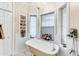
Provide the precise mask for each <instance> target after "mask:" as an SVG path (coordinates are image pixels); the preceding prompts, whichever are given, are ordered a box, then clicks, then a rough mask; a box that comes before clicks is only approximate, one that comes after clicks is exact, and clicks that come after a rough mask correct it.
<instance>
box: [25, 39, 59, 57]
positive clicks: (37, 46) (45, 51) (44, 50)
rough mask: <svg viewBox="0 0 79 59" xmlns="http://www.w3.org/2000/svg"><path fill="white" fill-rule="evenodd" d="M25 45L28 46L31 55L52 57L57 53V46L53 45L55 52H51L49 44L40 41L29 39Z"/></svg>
mask: <svg viewBox="0 0 79 59" xmlns="http://www.w3.org/2000/svg"><path fill="white" fill-rule="evenodd" d="M26 44H27V45H28V46H29V48H30V50H31V52H32V53H33V55H38V56H47V55H48V56H50V55H51V56H53V55H57V53H58V52H59V47H58V45H56V44H54V48H55V50H54V51H53V48H52V47H51V44H50V42H48V41H45V40H42V39H30V40H28V41H27V42H26ZM52 44H53V43H52Z"/></svg>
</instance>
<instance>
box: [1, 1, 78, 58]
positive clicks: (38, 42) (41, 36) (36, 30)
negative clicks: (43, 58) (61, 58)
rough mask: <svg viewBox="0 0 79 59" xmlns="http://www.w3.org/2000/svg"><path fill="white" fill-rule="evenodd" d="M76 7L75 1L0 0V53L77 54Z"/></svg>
mask: <svg viewBox="0 0 79 59" xmlns="http://www.w3.org/2000/svg"><path fill="white" fill-rule="evenodd" d="M3 7H4V8H3ZM78 10H79V3H78V2H0V56H50V53H51V56H78V55H79V41H78V39H79V38H78V37H79V35H78V34H79V32H78V31H79V28H78V26H79V25H78V21H79V20H78V16H79V13H78ZM71 31H73V32H74V33H75V34H74V36H75V35H76V37H75V38H74V37H72V36H71V35H70V33H71ZM32 43H33V44H35V45H34V46H35V47H36V48H37V49H36V50H37V51H36V50H34V47H32V46H31V45H33V44H32ZM30 44H31V45H30ZM49 45H50V46H49ZM53 45H54V48H55V51H52V50H53ZM32 48H33V49H32ZM51 49H52V50H51ZM32 50H33V51H32ZM39 50H40V51H39ZM43 52H46V53H47V54H46V53H43ZM49 52H50V53H49ZM52 54H53V55H52Z"/></svg>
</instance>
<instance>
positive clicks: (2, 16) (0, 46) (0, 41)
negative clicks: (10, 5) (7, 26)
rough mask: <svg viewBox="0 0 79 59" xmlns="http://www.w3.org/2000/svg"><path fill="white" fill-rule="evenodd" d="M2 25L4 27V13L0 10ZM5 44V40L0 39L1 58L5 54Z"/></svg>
mask: <svg viewBox="0 0 79 59" xmlns="http://www.w3.org/2000/svg"><path fill="white" fill-rule="evenodd" d="M0 24H1V25H3V26H4V13H3V11H1V10H0ZM3 44H4V39H0V56H1V55H3V54H4V53H3V52H4V49H3V47H4V46H3Z"/></svg>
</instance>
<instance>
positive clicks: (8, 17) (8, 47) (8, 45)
mask: <svg viewBox="0 0 79 59" xmlns="http://www.w3.org/2000/svg"><path fill="white" fill-rule="evenodd" d="M4 14H5V20H4V23H5V40H4V55H12V47H13V46H12V44H13V42H12V13H11V12H5V11H4Z"/></svg>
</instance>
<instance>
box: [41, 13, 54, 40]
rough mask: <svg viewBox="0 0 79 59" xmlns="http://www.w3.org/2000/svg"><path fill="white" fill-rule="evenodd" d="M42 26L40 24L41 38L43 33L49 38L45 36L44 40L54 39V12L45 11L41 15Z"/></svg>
mask: <svg viewBox="0 0 79 59" xmlns="http://www.w3.org/2000/svg"><path fill="white" fill-rule="evenodd" d="M41 20H42V26H41V37H42V38H43V37H44V36H45V35H47V36H48V37H49V39H48V38H47V39H46V38H45V40H54V33H55V31H54V29H55V13H54V12H51V13H47V14H43V15H41Z"/></svg>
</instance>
